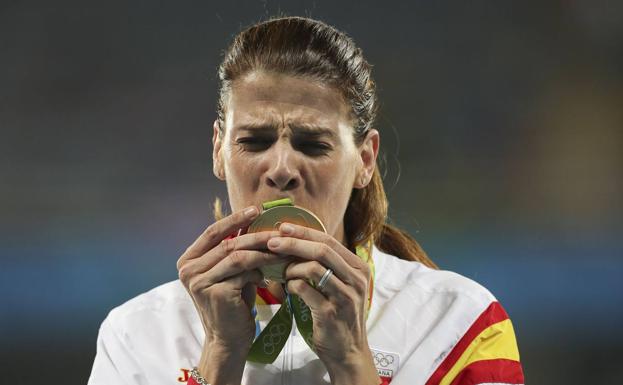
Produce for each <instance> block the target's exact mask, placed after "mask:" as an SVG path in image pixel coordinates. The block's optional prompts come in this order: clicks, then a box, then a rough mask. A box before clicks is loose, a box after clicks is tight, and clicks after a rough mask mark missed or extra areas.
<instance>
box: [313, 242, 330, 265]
mask: <svg viewBox="0 0 623 385" xmlns="http://www.w3.org/2000/svg"><path fill="white" fill-rule="evenodd" d="M328 249H329V246H327V245H326V244H325V243H318V244H316V247H315V248H314V252H313V258H314V260H316V261H319V260H323V259H324V256H325V255H327V252H328Z"/></svg>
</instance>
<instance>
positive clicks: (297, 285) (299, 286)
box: [292, 279, 307, 293]
mask: <svg viewBox="0 0 623 385" xmlns="http://www.w3.org/2000/svg"><path fill="white" fill-rule="evenodd" d="M292 285H293V286H294V289H295V290H296V291H297V292H299V293H300V292H302V291H303V290H305V288H306V286H307V285H306V284H305V282H303V280H302V279H295V280H294V281H292Z"/></svg>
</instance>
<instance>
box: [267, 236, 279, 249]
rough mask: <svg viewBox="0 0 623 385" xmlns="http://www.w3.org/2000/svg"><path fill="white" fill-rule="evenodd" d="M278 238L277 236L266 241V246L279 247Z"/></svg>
mask: <svg viewBox="0 0 623 385" xmlns="http://www.w3.org/2000/svg"><path fill="white" fill-rule="evenodd" d="M279 243H280V242H279V239H278V238H273V239H271V240H270V241H268V247H279Z"/></svg>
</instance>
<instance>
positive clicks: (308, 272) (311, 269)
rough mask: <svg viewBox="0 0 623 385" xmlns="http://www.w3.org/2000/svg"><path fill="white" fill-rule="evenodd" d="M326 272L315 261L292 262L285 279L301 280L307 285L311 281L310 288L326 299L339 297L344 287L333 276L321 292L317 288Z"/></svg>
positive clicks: (324, 268)
mask: <svg viewBox="0 0 623 385" xmlns="http://www.w3.org/2000/svg"><path fill="white" fill-rule="evenodd" d="M327 270H328V269H327V268H326V267H324V266H322V265H321V264H319V263H318V262H315V261H306V262H293V263H290V264H289V265H288V267H287V268H286V272H285V278H286V281H288V280H294V279H303V280H306V281H307V282H308V283H309V282H310V281H311V282H312V283H313V284H310V286H311V287H312V288H314V289H315V290H316V291H318V292H320V293H322V294H324V295H325V296H327V297H329V296H335V295H339V292H340V291H341V290H346V285H345V284H344V283H343V282H341V281H340V280H339V279H338V278H337V277H336V276H335V274H331V275H330V276H329V279H328V280H327V281H326V282H325V284H324V285H323V288H322V290H320V289H318V287H317V286H318V284H319V283H320V280H321V279H322V277H323V276H324V275H325V273H326V272H327Z"/></svg>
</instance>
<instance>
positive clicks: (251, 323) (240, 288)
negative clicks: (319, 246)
mask: <svg viewBox="0 0 623 385" xmlns="http://www.w3.org/2000/svg"><path fill="white" fill-rule="evenodd" d="M258 214H259V210H258V209H257V207H254V206H251V207H248V208H246V209H244V210H242V211H238V212H236V213H234V214H232V215H230V216H228V217H225V218H223V219H221V220H219V221H217V222H215V223H214V224H212V225H211V226H209V227H208V228H207V229H206V230H205V231H204V232H203V234H201V236H199V238H197V240H196V241H195V242H194V243H193V244H192V245H190V246H189V247H188V249H187V250H186V252H184V254H182V256H181V257H180V258H179V260H178V261H177V269H178V272H179V278H180V280H181V281H182V284H183V285H184V287H186V290H188V293H189V294H190V296H191V297H192V299H193V301H194V303H195V307H196V308H197V312H198V313H199V317H200V319H201V322H202V324H203V328H204V330H205V333H206V339H205V345H204V356H205V355H206V353H207V352H206V349H211V350H212V351H218V352H219V354H220V355H221V356H222V355H223V354H225V355H232V356H235V357H238V358H246V355H247V353H248V351H249V349H250V347H251V344H252V342H253V338H254V336H255V320H254V319H253V316H252V313H251V309H252V308H253V306H254V303H255V291H256V288H257V285H258V284H261V282H262V280H263V277H262V273H260V271H259V270H258V268H259V267H260V266H263V265H267V264H272V263H278V262H283V261H284V257H280V256H278V255H276V254H274V253H271V252H269V251H268V248H267V246H266V244H267V242H268V240H269V239H270V238H271V237H274V236H277V235H278V232H268V231H267V232H258V233H252V234H244V235H240V236H237V237H235V238H230V239H226V238H227V237H228V236H230V235H231V234H235V233H237V232H238V230H239V229H244V228H246V227H247V226H248V225H249V224H250V223H251V222H252V221H253V219H255V218H256V217H257V215H258ZM204 356H202V360H203V359H204V358H205V357H204Z"/></svg>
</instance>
